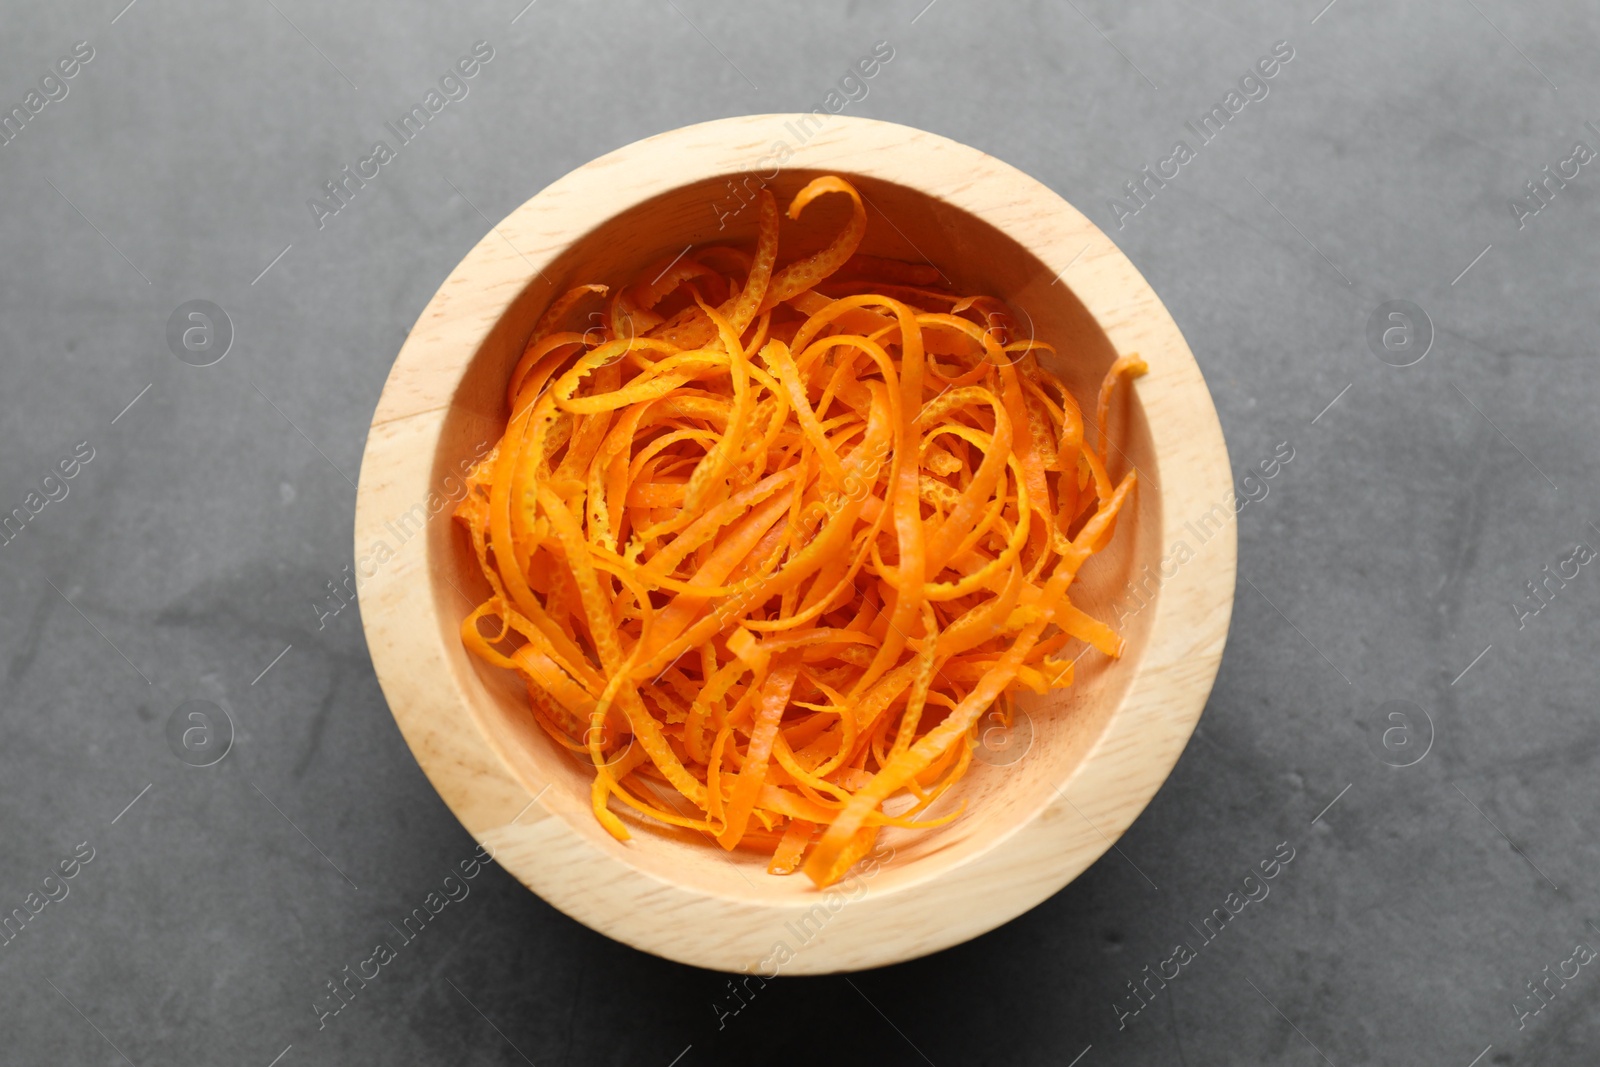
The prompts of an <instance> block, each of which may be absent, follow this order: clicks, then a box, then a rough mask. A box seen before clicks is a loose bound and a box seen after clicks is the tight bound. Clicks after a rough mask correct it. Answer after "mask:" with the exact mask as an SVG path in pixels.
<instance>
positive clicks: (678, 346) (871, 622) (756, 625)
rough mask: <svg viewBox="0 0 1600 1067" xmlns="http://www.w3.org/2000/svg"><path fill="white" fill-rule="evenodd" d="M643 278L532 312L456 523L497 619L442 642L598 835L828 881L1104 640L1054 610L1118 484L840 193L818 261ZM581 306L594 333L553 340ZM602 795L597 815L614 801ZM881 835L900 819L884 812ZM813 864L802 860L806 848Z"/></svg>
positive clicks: (718, 263)
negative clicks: (992, 731)
mask: <svg viewBox="0 0 1600 1067" xmlns="http://www.w3.org/2000/svg"><path fill="white" fill-rule="evenodd" d="M757 196H758V201H759V204H758V206H759V212H760V219H759V225H760V231H759V238H758V240H757V242H756V246H755V248H754V250H753V251H752V250H749V249H746V248H739V247H732V246H728V245H713V246H708V247H703V248H700V249H698V250H695V251H693V252H691V253H689V254H687V255H683V256H681V257H679V258H676V259H670V260H669V259H667V258H665V257H664V258H663V260H662V261H660V262H657V263H655V264H652V265H651V266H649V267H647V268H646V269H645V270H644V271H642V272H641V274H640V276H639V279H640V280H636V281H634V282H633V283H632V284H629V285H626V286H623V287H621V288H616V289H614V290H613V289H612V288H610V287H608V286H604V285H586V286H580V287H579V288H576V289H573V290H571V291H570V292H568V293H566V294H565V295H564V296H562V297H560V298H559V299H557V300H556V301H555V302H554V303H553V304H552V305H551V307H550V308H549V310H548V311H547V312H545V314H544V315H543V317H542V318H541V319H540V321H539V322H538V324H537V325H536V326H535V328H534V331H533V335H532V337H531V338H530V339H529V341H528V345H527V348H526V351H525V353H524V355H523V356H522V358H521V360H520V361H519V362H518V363H517V365H516V367H515V368H514V370H513V371H512V374H511V378H510V384H509V389H508V393H507V400H508V401H509V403H510V409H511V412H512V415H511V417H510V420H509V422H508V424H507V426H506V431H505V436H504V437H502V438H501V440H500V442H499V443H498V445H496V447H495V448H494V449H493V450H492V451H491V452H489V453H487V454H486V455H485V456H484V458H483V459H482V460H481V461H480V462H479V463H478V464H477V465H476V467H474V468H473V470H472V471H471V473H470V475H469V477H468V485H469V492H468V494H467V496H466V497H465V499H464V500H463V501H462V502H461V504H460V506H459V507H458V508H457V510H456V517H457V518H458V519H459V520H461V522H462V523H463V524H464V525H465V527H466V529H467V530H468V531H469V532H470V535H471V538H472V543H473V546H474V548H475V549H476V552H477V558H478V562H479V563H480V565H481V566H482V568H483V576H484V578H486V579H487V581H488V584H489V587H490V589H491V590H492V592H491V595H490V596H489V598H488V599H487V600H486V601H485V602H484V603H483V604H482V605H481V606H479V607H478V608H477V609H476V610H475V611H473V612H472V613H471V614H470V615H469V616H468V617H467V619H466V620H465V621H464V622H463V624H462V628H461V634H462V639H463V641H464V642H465V643H466V645H467V647H468V648H469V649H470V650H471V651H472V652H473V653H475V654H476V655H478V656H481V657H482V658H483V659H484V660H486V661H488V662H489V663H492V664H496V665H498V666H500V667H504V668H507V669H510V670H514V671H516V672H518V673H519V674H520V675H521V676H522V677H523V678H524V679H525V680H526V683H527V689H528V697H529V700H530V702H531V704H532V710H533V715H534V717H535V719H536V720H537V721H538V723H539V725H540V726H542V727H543V728H544V729H545V730H546V731H547V732H548V733H549V734H550V736H551V737H552V738H554V739H555V740H556V741H557V742H559V743H560V744H562V745H564V746H566V747H567V748H569V749H572V750H573V751H574V752H575V753H579V754H581V758H582V759H584V760H585V761H587V762H588V763H589V764H591V765H592V766H593V770H594V782H593V787H592V801H593V807H594V814H595V818H597V819H598V820H599V821H600V823H601V824H602V825H603V826H604V827H605V828H606V829H607V830H608V831H610V832H611V833H612V834H613V835H614V836H615V837H617V838H618V839H619V840H626V839H627V838H628V836H629V833H628V829H627V827H626V825H625V824H624V822H623V819H622V818H621V817H619V812H621V811H624V809H626V808H631V809H632V810H633V812H635V813H637V815H638V816H642V817H645V818H646V819H651V820H656V821H659V822H661V823H666V824H669V825H671V826H677V827H685V828H688V829H692V830H696V831H699V832H700V833H702V834H704V835H705V836H706V837H708V838H711V839H714V840H715V841H716V843H717V844H719V845H721V846H722V847H723V848H724V849H733V848H736V847H740V846H743V847H747V848H757V849H760V850H763V851H765V852H770V853H771V855H772V860H771V863H770V865H769V867H768V870H769V871H771V872H772V873H774V874H788V873H790V872H792V871H793V870H795V869H796V868H797V867H800V866H802V860H803V861H804V862H803V866H804V869H805V872H806V874H807V875H809V876H810V877H811V879H812V881H813V882H815V883H816V884H817V885H818V886H827V885H830V884H832V883H833V882H835V881H837V880H838V879H839V878H840V877H841V876H843V875H844V874H845V872H846V871H848V870H849V868H850V867H851V866H852V865H853V864H854V863H855V862H856V861H857V860H858V859H860V858H861V857H862V856H863V855H864V854H865V853H866V852H867V851H868V850H869V849H870V848H871V847H872V845H873V843H874V840H875V838H876V837H877V835H878V833H879V830H880V828H881V827H884V826H898V827H931V826H938V825H942V824H944V823H947V822H949V821H950V820H952V819H954V818H956V817H957V816H958V815H959V814H960V813H961V809H959V808H958V809H957V810H956V811H953V812H950V813H948V814H945V815H942V816H940V817H937V818H927V819H922V820H918V819H916V818H915V816H917V815H918V814H919V813H920V812H922V811H923V810H924V809H926V808H927V807H928V806H929V805H931V804H932V803H934V801H936V800H937V799H938V798H939V797H940V796H942V795H943V794H944V792H945V791H946V790H948V789H949V788H950V786H951V785H953V784H954V783H955V782H957V781H958V780H959V779H960V778H961V777H962V775H963V774H964V773H965V772H966V770H967V768H968V765H969V764H970V762H971V760H972V756H973V751H974V745H975V744H976V725H977V723H978V721H979V719H980V717H981V716H982V715H983V714H984V712H986V711H988V710H989V708H990V707H991V706H993V705H995V704H996V703H997V702H998V704H999V706H1000V707H1001V708H1002V709H1003V710H1004V711H1005V713H1006V714H1008V715H1009V713H1010V699H1011V698H1010V694H1011V692H1012V691H1013V690H1014V689H1016V688H1018V687H1021V688H1023V689H1028V690H1031V691H1033V692H1038V693H1043V692H1046V691H1048V690H1049V689H1051V688H1054V687H1061V686H1066V685H1069V684H1070V683H1071V681H1072V663H1071V662H1070V661H1068V660H1067V659H1065V658H1064V657H1060V655H1059V654H1060V653H1061V652H1062V650H1063V649H1064V648H1065V647H1066V646H1067V645H1068V643H1069V642H1071V641H1072V640H1073V639H1078V640H1081V641H1083V642H1086V643H1087V644H1088V645H1091V646H1093V647H1094V648H1096V649H1098V650H1099V651H1101V652H1103V653H1105V654H1106V655H1109V656H1116V655H1118V654H1119V653H1120V651H1121V645H1122V642H1121V639H1120V638H1119V637H1118V636H1117V635H1116V634H1115V633H1114V632H1113V631H1112V630H1111V628H1110V627H1108V626H1106V625H1105V624H1104V623H1101V622H1099V621H1097V620H1095V619H1094V618H1092V617H1090V616H1089V615H1087V614H1085V613H1084V612H1083V611H1081V610H1079V609H1078V608H1076V607H1074V606H1073V604H1072V602H1071V600H1070V599H1069V596H1068V591H1069V587H1070V586H1071V584H1072V581H1073V578H1074V577H1075V576H1076V575H1077V573H1078V570H1079V568H1080V567H1082V566H1083V564H1084V562H1085V561H1086V560H1088V558H1089V557H1090V556H1091V555H1093V554H1094V553H1095V552H1097V551H1098V550H1099V549H1100V548H1101V547H1102V546H1103V545H1104V544H1105V543H1106V541H1107V540H1108V539H1109V538H1110V536H1111V534H1112V531H1113V529H1114V525H1115V521H1116V518H1117V515H1118V513H1119V512H1120V511H1121V510H1122V509H1123V508H1124V507H1125V506H1126V504H1127V501H1128V499H1129V496H1130V495H1131V494H1132V492H1133V489H1134V485H1135V474H1134V472H1132V471H1130V472H1129V473H1127V474H1126V475H1125V476H1124V477H1122V478H1121V479H1120V480H1119V481H1117V482H1116V483H1115V484H1113V482H1112V481H1111V478H1110V476H1109V475H1108V474H1107V469H1106V468H1107V462H1106V453H1105V449H1106V443H1105V437H1104V427H1105V423H1106V418H1107V413H1108V407H1109V404H1110V400H1111V396H1112V392H1113V389H1114V387H1115V385H1116V383H1117V381H1118V380H1119V379H1121V378H1124V377H1134V376H1137V375H1139V374H1142V373H1143V372H1144V370H1145V364H1144V363H1143V362H1142V361H1141V360H1140V359H1139V358H1138V357H1137V356H1124V357H1123V358H1121V359H1119V360H1118V361H1117V362H1116V364H1115V365H1114V366H1113V367H1112V368H1111V370H1110V371H1109V373H1108V374H1107V376H1106V379H1105V385H1104V387H1103V388H1102V390H1101V392H1100V396H1099V397H1098V405H1097V414H1098V423H1099V427H1100V433H1099V435H1098V440H1097V442H1096V443H1095V444H1091V443H1090V442H1088V441H1087V440H1085V436H1084V420H1083V416H1082V414H1081V412H1080V409H1079V407H1078V404H1077V402H1076V401H1075V400H1074V399H1073V396H1072V394H1071V393H1070V392H1069V391H1068V390H1067V388H1066V387H1065V385H1064V384H1063V383H1062V381H1061V380H1060V379H1059V378H1058V377H1056V375H1054V374H1052V373H1051V372H1050V371H1048V370H1046V369H1045V368H1044V367H1043V366H1041V365H1040V362H1039V359H1038V353H1039V352H1041V351H1043V352H1049V353H1054V349H1053V348H1052V347H1051V346H1050V345H1048V344H1046V343H1045V342H1043V341H1040V340H1037V339H1034V338H1031V337H1030V338H1020V337H1019V336H1018V334H1017V329H1016V324H1015V319H1014V318H1013V316H1012V314H1011V312H1010V311H1009V309H1008V308H1007V307H1006V305H1005V304H1003V303H1002V302H1001V301H999V300H997V299H995V298H993V297H986V296H978V297H962V296H960V295H958V294H955V293H951V292H947V291H946V290H945V289H943V288H941V287H939V286H938V284H937V283H938V282H939V280H940V279H941V277H942V275H941V274H940V272H939V271H938V270H936V269H935V268H933V267H929V266H925V265H916V264H910V263H902V262H899V261H895V260H887V259H880V258H877V257H873V256H866V255H858V254H856V249H857V247H858V246H859V245H860V243H861V239H862V237H863V235H864V234H865V232H866V228H867V214H866V209H865V207H864V206H863V204H862V200H861V196H860V195H859V194H858V193H857V191H856V190H855V188H854V187H852V186H851V185H850V184H849V183H848V182H846V181H844V180H842V179H840V178H837V177H823V178H817V179H816V180H815V181H812V182H811V183H810V184H809V185H807V186H806V187H805V188H804V189H802V190H801V191H800V192H799V194H798V195H797V196H796V197H795V198H794V200H793V202H792V203H791V204H790V205H789V211H788V214H789V218H790V219H791V220H794V219H798V218H799V217H800V215H801V213H802V212H803V211H804V210H805V208H806V206H807V205H808V204H810V203H811V202H812V201H813V200H815V199H817V198H818V197H822V196H837V197H845V198H848V200H849V203H850V205H851V208H852V212H851V216H850V220H849V222H848V223H847V224H846V225H845V226H844V228H843V230H842V231H841V232H840V233H839V234H838V235H837V236H836V237H835V238H834V239H833V240H832V241H831V242H830V243H829V244H827V245H826V246H825V247H823V248H822V249H821V250H820V251H817V252H815V253H814V254H811V255H809V256H806V257H804V258H802V259H798V260H796V261H794V262H792V263H789V264H787V265H785V266H783V267H781V268H780V267H778V265H777V264H778V229H779V216H778V207H777V203H776V201H775V200H774V199H773V196H772V194H771V193H769V192H767V191H766V190H762V191H761V192H759V193H758V194H757ZM602 297H603V298H604V312H603V314H592V315H590V317H589V321H590V322H591V323H593V322H596V321H601V320H603V324H602V325H600V326H598V327H591V328H590V329H589V330H588V331H587V332H572V331H570V330H564V329H562V327H563V325H564V324H565V323H566V321H567V320H568V319H569V318H571V317H572V314H573V313H574V312H575V311H577V310H579V309H580V308H581V307H582V306H583V305H585V304H587V303H590V302H593V301H596V300H598V299H599V298H602ZM613 799H615V800H616V801H618V802H619V803H620V805H622V807H620V808H619V807H614V806H613V805H612V800H613ZM886 807H888V808H890V809H894V810H895V814H890V813H889V812H888V811H886V810H885V809H886ZM808 852H809V855H807V853H808Z"/></svg>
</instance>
